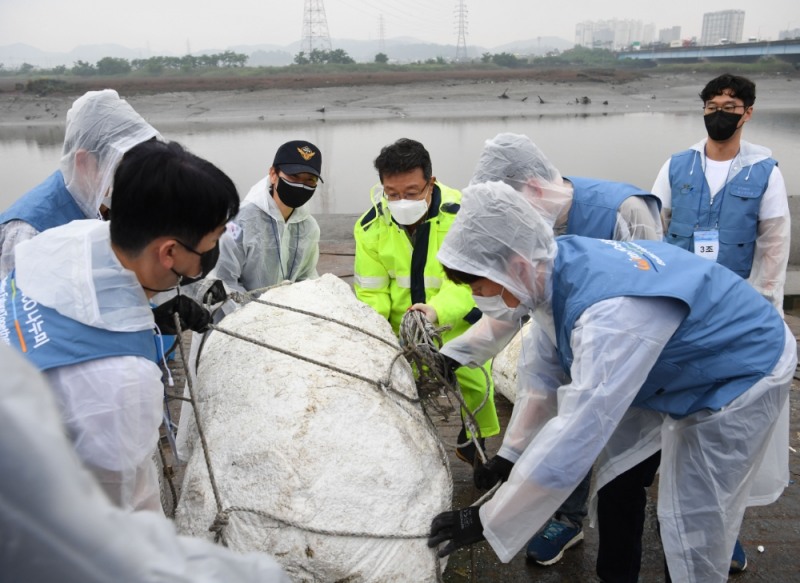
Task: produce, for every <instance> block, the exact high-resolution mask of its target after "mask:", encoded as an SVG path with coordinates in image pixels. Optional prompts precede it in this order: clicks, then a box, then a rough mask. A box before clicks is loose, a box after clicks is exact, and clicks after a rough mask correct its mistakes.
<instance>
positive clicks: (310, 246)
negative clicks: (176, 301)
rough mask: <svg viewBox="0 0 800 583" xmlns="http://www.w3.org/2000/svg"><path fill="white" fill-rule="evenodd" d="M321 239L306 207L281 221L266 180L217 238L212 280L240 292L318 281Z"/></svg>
mask: <svg viewBox="0 0 800 583" xmlns="http://www.w3.org/2000/svg"><path fill="white" fill-rule="evenodd" d="M319 233H320V231H319V225H318V224H317V221H316V219H314V217H312V216H311V213H310V212H309V209H308V205H303V206H301V207H298V208H296V209H294V211H293V212H292V214H291V215H290V216H289V220H288V221H285V220H284V219H283V215H282V214H281V211H280V209H278V205H277V204H276V203H275V200H274V199H273V198H272V195H271V194H270V192H269V177H266V178H264V179H262V180H261V181H259V182H258V183H257V184H256V185H255V186H253V187H252V188H251V189H250V192H249V193H247V196H246V197H245V199H244V203H243V204H242V207H241V209H240V210H239V214H238V215H237V216H236V218H235V219H234V220H233V221H232V222H231V223H230V224H229V226H228V232H227V233H226V234H225V235H224V236H223V237H222V238H220V249H219V251H220V253H219V260H218V261H217V266H216V268H215V270H214V272H213V274H212V277H217V278H219V279H221V280H222V281H223V283H225V285H226V286H228V287H229V288H230V289H233V290H236V291H240V292H245V291H251V290H254V289H260V288H264V287H270V286H273V285H275V284H278V283H280V282H282V281H284V280H289V281H303V280H304V279H313V278H315V277H318V276H317V261H318V260H319Z"/></svg>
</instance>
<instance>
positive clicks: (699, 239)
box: [694, 229, 719, 261]
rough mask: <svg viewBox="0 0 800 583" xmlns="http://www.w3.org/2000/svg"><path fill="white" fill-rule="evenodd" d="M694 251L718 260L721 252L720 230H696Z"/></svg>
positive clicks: (712, 259)
mask: <svg viewBox="0 0 800 583" xmlns="http://www.w3.org/2000/svg"><path fill="white" fill-rule="evenodd" d="M694 253H695V255H699V256H700V257H703V258H705V259H710V260H711V261H716V260H717V254H718V253H719V230H717V229H703V230H699V231H695V232H694Z"/></svg>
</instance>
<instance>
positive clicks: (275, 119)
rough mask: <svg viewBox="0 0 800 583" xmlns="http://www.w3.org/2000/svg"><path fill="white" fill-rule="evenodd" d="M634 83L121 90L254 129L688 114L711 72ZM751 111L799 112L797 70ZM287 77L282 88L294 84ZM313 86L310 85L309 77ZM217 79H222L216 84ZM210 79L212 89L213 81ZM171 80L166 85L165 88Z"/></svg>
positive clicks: (66, 97)
mask: <svg viewBox="0 0 800 583" xmlns="http://www.w3.org/2000/svg"><path fill="white" fill-rule="evenodd" d="M640 75H641V76H639V77H636V78H633V79H631V80H625V79H627V77H625V78H622V79H618V78H616V77H608V80H605V81H603V80H601V79H599V78H597V77H591V76H588V75H586V76H584V77H581V74H578V75H577V76H574V77H572V78H567V79H566V80H558V81H551V80H545V79H528V78H516V79H514V78H512V79H503V78H499V79H497V78H480V77H473V78H466V79H447V78H443V79H435V80H434V79H431V78H430V75H428V76H425V78H424V80H419V79H417V80H414V78H413V77H412V78H410V79H411V80H410V81H409V82H407V83H403V84H389V83H384V84H381V83H374V82H371V83H369V84H363V83H366V82H367V81H369V80H370V79H369V78H368V77H366V78H362V79H360V80H359V79H354V83H362V84H351V85H341V84H335V83H342V82H343V81H342V80H341V79H338V80H336V81H334V80H328V81H327V82H326V81H325V80H324V78H321V79H320V80H319V82H318V84H317V86H311V87H305V86H304V87H292V86H281V84H275V85H276V86H275V87H274V88H269V89H259V88H253V87H245V88H241V87H240V88H236V89H227V90H225V89H222V90H221V89H218V88H217V89H215V90H190V91H164V92H155V93H154V92H151V91H142V90H137V89H135V88H134V87H130V88H128V90H125V89H123V88H122V86H124V83H123V82H122V81H119V80H118V81H117V82H116V85H115V82H114V80H113V79H111V78H109V79H106V80H104V81H103V82H105V86H108V87H117V86H120V94H121V95H122V96H123V97H125V98H126V99H127V100H128V101H129V102H130V103H131V105H132V106H133V107H134V108H135V109H136V110H137V111H138V112H139V113H141V114H142V115H143V116H144V117H145V118H146V119H147V120H148V121H149V122H151V123H152V124H153V125H155V126H157V127H158V128H159V129H161V130H162V131H168V130H170V129H174V128H177V127H186V126H187V125H195V124H207V125H226V126H231V125H239V124H241V125H251V124H261V123H280V124H282V123H292V122H297V121H306V120H314V119H318V120H330V121H334V120H343V121H345V120H351V121H357V120H376V119H391V118H397V117H413V118H416V119H442V118H453V117H461V118H463V117H467V118H470V117H471V118H475V119H480V118H491V117H498V116H509V117H514V116H530V115H563V114H580V113H587V114H602V113H609V114H612V113H623V112H624V113H629V112H652V111H660V112H665V113H674V112H681V111H694V110H696V109H697V108H698V107H699V105H700V100H699V97H698V93H699V91H700V89H702V87H703V85H704V84H705V83H706V82H707V81H708V79H709V78H711V76H712V75H710V74H709V73H707V72H702V73H694V74H692V73H681V74H672V73H669V74H666V73H665V74H656V73H646V74H640ZM752 79H753V80H754V81H755V82H756V85H757V88H758V100H757V102H756V106H757V109H792V108H797V107H798V105H797V92H798V84H799V83H800V74H795V75H791V76H786V75H776V74H769V75H766V74H765V75H758V76H753V77H752ZM290 81H291V80H286V82H285V83H284V85H292V83H291V82H290ZM306 84H311V85H315V84H314V83H310V82H309V83H306ZM217 85H218V84H217ZM217 85H215V87H217ZM168 86H169V85H166V87H168ZM81 93H82V91H80V92H78V93H74V94H72V93H63V94H55V93H52V94H48V95H41V96H37V95H35V94H32V93H25V92H21V91H2V92H0V132H3V133H4V134H6V133H8V134H11V133H18V132H20V131H24V129H25V128H26V127H31V126H43V125H61V124H63V123H64V119H65V115H66V112H67V110H68V109H69V107H70V105H71V104H72V101H74V99H75V98H76V97H77V96H78V95H80V94H81Z"/></svg>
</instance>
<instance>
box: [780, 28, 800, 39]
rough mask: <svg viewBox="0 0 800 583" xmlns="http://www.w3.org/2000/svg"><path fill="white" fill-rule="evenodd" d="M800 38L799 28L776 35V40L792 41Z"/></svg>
mask: <svg viewBox="0 0 800 583" xmlns="http://www.w3.org/2000/svg"><path fill="white" fill-rule="evenodd" d="M797 38H800V28H792V29H791V30H782V31H780V32H779V33H778V40H794V39H797Z"/></svg>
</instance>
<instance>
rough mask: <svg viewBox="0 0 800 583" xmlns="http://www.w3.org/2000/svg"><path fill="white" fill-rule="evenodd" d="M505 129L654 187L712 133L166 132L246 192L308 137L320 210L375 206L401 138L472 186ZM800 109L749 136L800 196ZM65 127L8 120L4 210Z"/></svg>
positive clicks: (468, 126)
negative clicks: (382, 160)
mask: <svg viewBox="0 0 800 583" xmlns="http://www.w3.org/2000/svg"><path fill="white" fill-rule="evenodd" d="M499 132H515V133H522V134H527V135H528V136H529V137H530V138H531V139H532V140H533V141H534V142H535V143H536V144H537V145H538V146H539V147H540V148H541V149H542V151H543V152H544V153H545V154H546V155H547V156H548V157H549V158H550V160H551V161H552V162H553V163H554V164H555V165H556V167H557V168H558V169H559V170H560V171H561V173H562V174H564V175H567V176H569V175H575V176H592V177H597V178H606V179H610V180H619V181H624V182H630V183H633V184H636V185H638V186H640V187H642V188H644V189H649V188H650V187H651V186H652V184H653V181H654V179H655V177H656V174H657V173H658V170H659V169H660V167H661V165H662V164H663V163H664V161H665V160H666V159H667V158H668V157H669V156H670V154H672V153H674V152H677V151H679V150H683V149H685V148H687V147H689V146H690V145H692V144H694V143H696V142H697V141H699V140H700V139H701V138H702V137H703V136H704V134H705V132H704V128H703V121H702V117H701V115H700V114H699V112H698V113H697V114H691V115H690V114H665V113H636V114H613V115H602V114H598V115H594V114H592V115H580V114H579V115H575V114H572V115H548V116H541V117H524V118H521V117H514V118H511V117H508V118H497V119H479V120H475V119H450V118H448V119H446V120H414V119H396V120H374V121H358V122H354V121H334V122H331V121H326V122H323V121H307V122H299V123H294V124H282V125H270V126H268V125H266V124H263V125H258V126H256V127H253V128H252V129H249V128H243V127H241V126H237V127H231V128H224V127H219V126H216V127H213V128H212V127H201V126H190V125H186V126H177V127H175V128H174V129H171V130H170V131H164V132H162V133H163V134H164V136H165V137H166V138H167V139H170V140H176V141H178V142H181V143H183V144H184V145H185V146H186V147H188V148H189V149H190V150H192V151H193V152H194V153H196V154H198V155H199V156H202V157H204V158H207V159H208V160H210V161H211V162H213V163H214V164H216V165H217V166H219V167H220V168H221V169H222V170H224V171H225V172H226V173H228V174H229V175H230V176H231V178H232V179H233V181H234V182H235V183H236V186H237V188H238V189H239V192H240V195H241V196H244V195H245V194H247V191H248V190H249V188H250V186H251V185H252V184H254V183H255V182H257V181H258V180H259V179H261V178H262V177H263V176H264V175H265V174H266V171H267V169H268V168H269V166H270V164H271V162H272V156H273V155H274V153H275V150H276V149H277V147H278V146H279V145H280V144H282V143H283V142H286V141H288V140H292V139H306V140H309V141H311V142H313V143H314V144H316V145H317V146H318V147H319V148H320V149H321V151H322V154H323V178H324V179H325V183H324V185H323V186H322V187H321V188H320V189H319V191H318V193H317V194H316V195H315V196H314V198H313V199H312V201H311V210H312V212H314V213H319V214H322V213H333V214H356V213H360V212H363V211H364V210H366V209H367V208H368V207H369V191H370V187H371V186H372V185H373V184H375V183H376V182H377V174H376V172H375V170H374V168H373V167H372V161H373V160H374V158H375V156H376V155H377V154H378V152H379V151H380V148H381V147H382V146H384V145H386V144H388V143H391V142H393V141H394V140H396V139H397V138H400V137H409V138H414V139H416V140H419V141H421V142H422V143H424V144H425V146H426V147H427V149H428V150H429V152H430V153H431V158H432V160H433V170H434V174H435V176H436V177H437V178H438V179H439V180H440V181H441V182H443V183H444V184H447V185H449V186H452V187H455V188H461V187H463V186H465V185H466V184H467V183H468V181H469V178H470V176H471V174H472V171H473V169H474V167H475V164H476V162H477V160H478V156H479V154H480V151H481V149H482V147H483V143H484V140H486V139H488V138H491V137H492V136H494V135H495V134H497V133H499ZM798 136H800V111H795V110H792V111H776V110H768V111H765V110H759V111H758V112H757V113H756V115H755V116H754V117H753V119H752V121H751V122H749V123H748V124H747V126H746V128H745V134H744V137H745V139H747V140H749V141H751V142H755V143H759V144H763V145H766V146H768V147H769V148H771V149H772V151H773V156H774V157H775V158H776V159H777V160H778V162H779V163H780V168H781V170H782V172H783V174H784V176H785V178H786V183H787V188H788V190H789V193H790V194H792V195H795V194H800V139H798ZM62 141H63V127H58V126H53V127H31V128H14V129H13V130H11V129H9V128H0V172H1V173H2V174H1V175H2V184H3V186H2V189H0V209H3V208H6V207H7V206H8V205H10V204H11V203H12V202H13V201H14V200H15V199H16V198H17V197H19V196H20V195H21V194H23V193H24V192H25V191H26V190H28V189H29V188H31V187H32V186H34V185H36V184H37V183H38V182H40V181H41V180H43V179H44V178H45V177H46V176H47V175H49V174H50V173H51V172H52V171H53V170H54V169H55V168H56V167H57V165H58V159H59V156H60V153H61V143H62Z"/></svg>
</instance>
